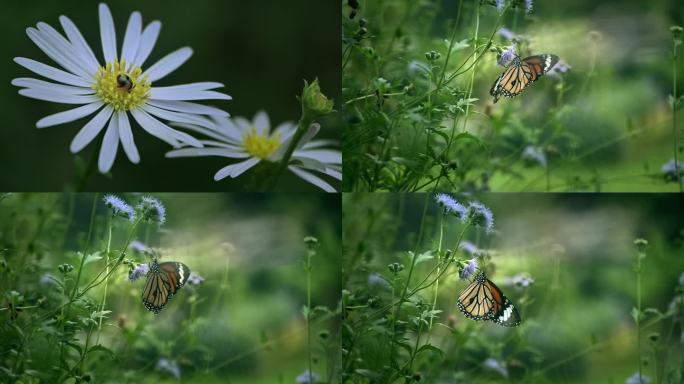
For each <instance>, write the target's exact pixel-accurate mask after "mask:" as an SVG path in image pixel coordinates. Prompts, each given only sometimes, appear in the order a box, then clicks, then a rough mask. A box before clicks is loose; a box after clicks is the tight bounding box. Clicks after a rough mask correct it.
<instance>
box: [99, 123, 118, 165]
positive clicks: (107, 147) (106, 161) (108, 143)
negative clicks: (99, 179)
mask: <svg viewBox="0 0 684 384" xmlns="http://www.w3.org/2000/svg"><path fill="white" fill-rule="evenodd" d="M118 150H119V114H118V113H115V114H113V115H112V118H111V119H110V120H109V127H107V131H106V132H105V135H104V139H103V140H102V148H101V149H100V156H99V158H98V160H97V167H98V168H99V170H100V173H107V172H109V170H110V169H112V165H114V159H115V158H116V152H117V151H118Z"/></svg>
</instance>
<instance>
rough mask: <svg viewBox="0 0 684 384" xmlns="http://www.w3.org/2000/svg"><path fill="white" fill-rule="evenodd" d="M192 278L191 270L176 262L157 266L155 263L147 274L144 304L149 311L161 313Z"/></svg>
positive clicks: (143, 297)
mask: <svg viewBox="0 0 684 384" xmlns="http://www.w3.org/2000/svg"><path fill="white" fill-rule="evenodd" d="M189 276H190V268H188V266H187V265H185V264H183V263H178V262H175V261H171V262H165V263H161V264H157V262H155V261H153V262H152V264H151V265H150V270H149V272H147V281H146V282H145V287H144V288H143V295H142V299H143V304H144V305H145V308H147V309H148V310H150V311H152V312H154V313H159V312H161V310H162V309H164V307H165V306H166V304H167V303H168V302H169V300H170V299H171V298H172V297H173V295H175V294H176V292H178V290H179V289H180V288H181V287H182V286H183V285H185V283H186V282H187V281H188V277H189Z"/></svg>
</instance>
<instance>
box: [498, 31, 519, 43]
mask: <svg viewBox="0 0 684 384" xmlns="http://www.w3.org/2000/svg"><path fill="white" fill-rule="evenodd" d="M496 34H497V35H499V36H501V37H503V38H504V39H506V40H508V41H511V40H513V39H514V38H515V34H514V33H513V32H512V31H511V30H510V29H508V28H501V29H499V30H498V31H496Z"/></svg>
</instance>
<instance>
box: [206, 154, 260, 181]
mask: <svg viewBox="0 0 684 384" xmlns="http://www.w3.org/2000/svg"><path fill="white" fill-rule="evenodd" d="M259 161H261V159H259V158H257V157H252V158H250V159H248V160H245V161H243V162H240V163H236V164H231V165H229V166H227V167H223V168H221V169H219V171H218V172H216V174H215V175H214V180H216V181H219V180H222V179H225V178H226V177H233V178H234V177H238V176H240V175H241V174H243V173H244V172H245V171H247V170H249V169H250V168H252V167H253V166H255V165H257V164H258V163H259Z"/></svg>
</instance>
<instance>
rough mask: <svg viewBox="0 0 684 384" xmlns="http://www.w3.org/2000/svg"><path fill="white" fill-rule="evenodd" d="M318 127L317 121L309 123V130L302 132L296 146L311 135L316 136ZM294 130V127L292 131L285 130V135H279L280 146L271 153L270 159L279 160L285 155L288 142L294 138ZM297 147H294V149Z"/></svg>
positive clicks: (301, 144) (298, 146)
mask: <svg viewBox="0 0 684 384" xmlns="http://www.w3.org/2000/svg"><path fill="white" fill-rule="evenodd" d="M320 128H321V126H320V125H319V124H318V123H313V124H311V125H309V130H307V131H306V132H305V133H304V135H302V138H301V139H300V140H299V143H297V148H300V147H301V146H303V145H304V144H306V142H307V141H309V140H311V138H312V137H314V136H316V134H317V133H318V130H319V129H320ZM295 132H296V129H293V130H292V131H290V132H287V133H286V134H285V135H283V136H281V138H280V147H278V150H277V151H276V152H275V153H273V154H272V155H271V160H279V159H281V158H282V157H283V156H284V155H285V152H287V149H288V148H289V147H290V143H291V142H292V139H293V138H294V135H295ZM297 148H295V150H296V149H297Z"/></svg>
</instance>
